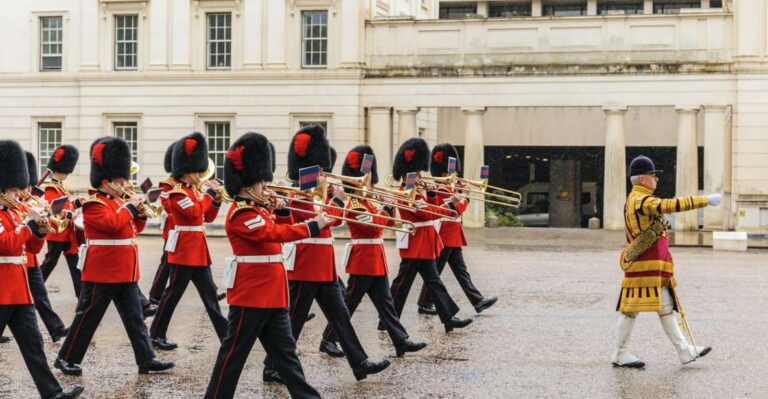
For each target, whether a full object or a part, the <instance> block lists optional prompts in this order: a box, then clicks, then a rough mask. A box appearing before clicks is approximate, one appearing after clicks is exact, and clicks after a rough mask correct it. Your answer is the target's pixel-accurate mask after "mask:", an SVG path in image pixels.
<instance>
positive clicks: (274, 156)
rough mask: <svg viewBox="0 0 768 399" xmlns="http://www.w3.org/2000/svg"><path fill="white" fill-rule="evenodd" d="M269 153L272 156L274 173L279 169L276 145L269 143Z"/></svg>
mask: <svg viewBox="0 0 768 399" xmlns="http://www.w3.org/2000/svg"><path fill="white" fill-rule="evenodd" d="M269 153H270V154H272V173H275V170H276V169H277V154H275V145H274V144H272V142H271V141H270V142H269Z"/></svg>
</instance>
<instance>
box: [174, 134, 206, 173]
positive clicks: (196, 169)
mask: <svg viewBox="0 0 768 399" xmlns="http://www.w3.org/2000/svg"><path fill="white" fill-rule="evenodd" d="M171 159H172V162H171V163H172V165H171V169H172V171H171V172H172V173H171V175H172V176H173V178H174V179H179V178H181V176H183V175H184V174H185V173H203V172H205V171H206V170H207V169H208V141H207V140H206V139H205V136H203V134H202V133H199V132H194V133H192V134H188V135H186V136H184V137H182V138H181V139H179V141H177V142H176V143H175V144H174V145H173V155H171Z"/></svg>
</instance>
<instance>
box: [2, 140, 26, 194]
mask: <svg viewBox="0 0 768 399" xmlns="http://www.w3.org/2000/svg"><path fill="white" fill-rule="evenodd" d="M0 168H1V169H2V171H3V172H2V173H0V191H6V190H9V189H12V188H26V187H27V185H28V184H29V172H28V171H27V156H26V155H24V150H22V149H21V146H20V145H19V143H17V142H15V141H13V140H0Z"/></svg>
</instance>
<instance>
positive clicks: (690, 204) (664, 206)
mask: <svg viewBox="0 0 768 399" xmlns="http://www.w3.org/2000/svg"><path fill="white" fill-rule="evenodd" d="M661 173H662V171H661V170H657V169H656V167H655V166H654V164H653V161H651V159H650V158H648V157H646V156H643V155H641V156H638V157H637V158H635V159H633V160H632V162H631V163H630V165H629V176H630V180H631V182H632V191H631V192H630V193H629V196H628V197H627V202H626V204H625V205H624V209H625V215H624V221H625V229H626V234H627V243H628V244H627V247H626V249H625V250H624V251H623V252H622V255H621V259H620V263H621V268H622V270H623V271H624V281H623V282H622V283H621V294H620V295H619V301H618V304H617V306H616V310H617V311H619V312H621V313H620V314H619V320H618V323H617V325H616V349H615V351H614V353H613V357H612V360H611V361H612V362H613V364H614V366H619V367H630V368H642V367H644V366H645V363H643V362H642V361H641V360H640V359H639V358H638V357H637V356H635V355H633V354H632V353H630V352H629V351H628V349H627V348H628V346H629V337H630V334H631V333H632V328H633V327H634V326H635V320H636V318H637V315H638V313H640V312H655V313H657V314H658V315H659V320H660V321H661V326H662V328H663V329H664V332H665V333H666V334H667V337H668V338H669V340H670V341H672V345H673V346H674V347H675V349H676V350H677V355H678V357H679V358H680V362H681V363H683V364H686V363H690V362H692V361H694V360H696V359H697V358H699V357H703V356H705V355H706V354H708V353H709V352H710V351H711V350H712V348H710V347H708V346H698V347H697V346H694V345H692V344H691V343H689V342H688V340H687V339H686V337H685V335H683V331H681V329H680V325H679V324H678V320H677V316H676V315H675V312H674V311H677V312H679V313H681V308H680V304H679V301H678V297H677V293H676V292H675V286H676V285H677V282H676V280H675V276H674V273H675V270H674V269H675V265H674V262H673V260H672V255H671V254H670V252H669V242H668V241H667V233H666V230H667V226H668V224H667V221H666V220H665V219H664V215H665V214H669V213H676V212H685V211H690V210H693V209H698V208H703V207H706V206H707V205H710V206H717V205H719V204H720V201H721V200H722V196H721V195H720V194H711V195H709V196H700V195H696V196H690V197H683V198H673V199H661V198H658V197H656V196H654V195H653V192H654V191H655V190H656V184H657V183H658V180H659V177H658V176H659V175H660V174H661ZM681 315H682V317H684V314H682V313H681ZM683 321H685V319H684V318H683ZM685 325H686V326H687V323H685ZM687 332H688V334H689V336H690V331H687Z"/></svg>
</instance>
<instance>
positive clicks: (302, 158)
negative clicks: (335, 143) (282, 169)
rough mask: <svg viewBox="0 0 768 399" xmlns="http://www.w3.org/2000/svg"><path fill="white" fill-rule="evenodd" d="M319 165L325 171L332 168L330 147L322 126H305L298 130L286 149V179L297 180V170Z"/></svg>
mask: <svg viewBox="0 0 768 399" xmlns="http://www.w3.org/2000/svg"><path fill="white" fill-rule="evenodd" d="M314 165H319V166H320V167H321V168H323V169H324V170H325V171H330V170H331V168H332V167H333V165H332V163H331V146H330V144H328V139H327V138H326V137H325V130H323V128H322V126H318V125H315V126H307V127H305V128H303V129H301V130H299V131H298V132H297V133H296V134H295V135H294V136H293V139H292V140H291V146H290V148H289V149H288V178H289V179H291V180H298V179H299V169H301V168H306V167H308V166H314Z"/></svg>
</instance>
